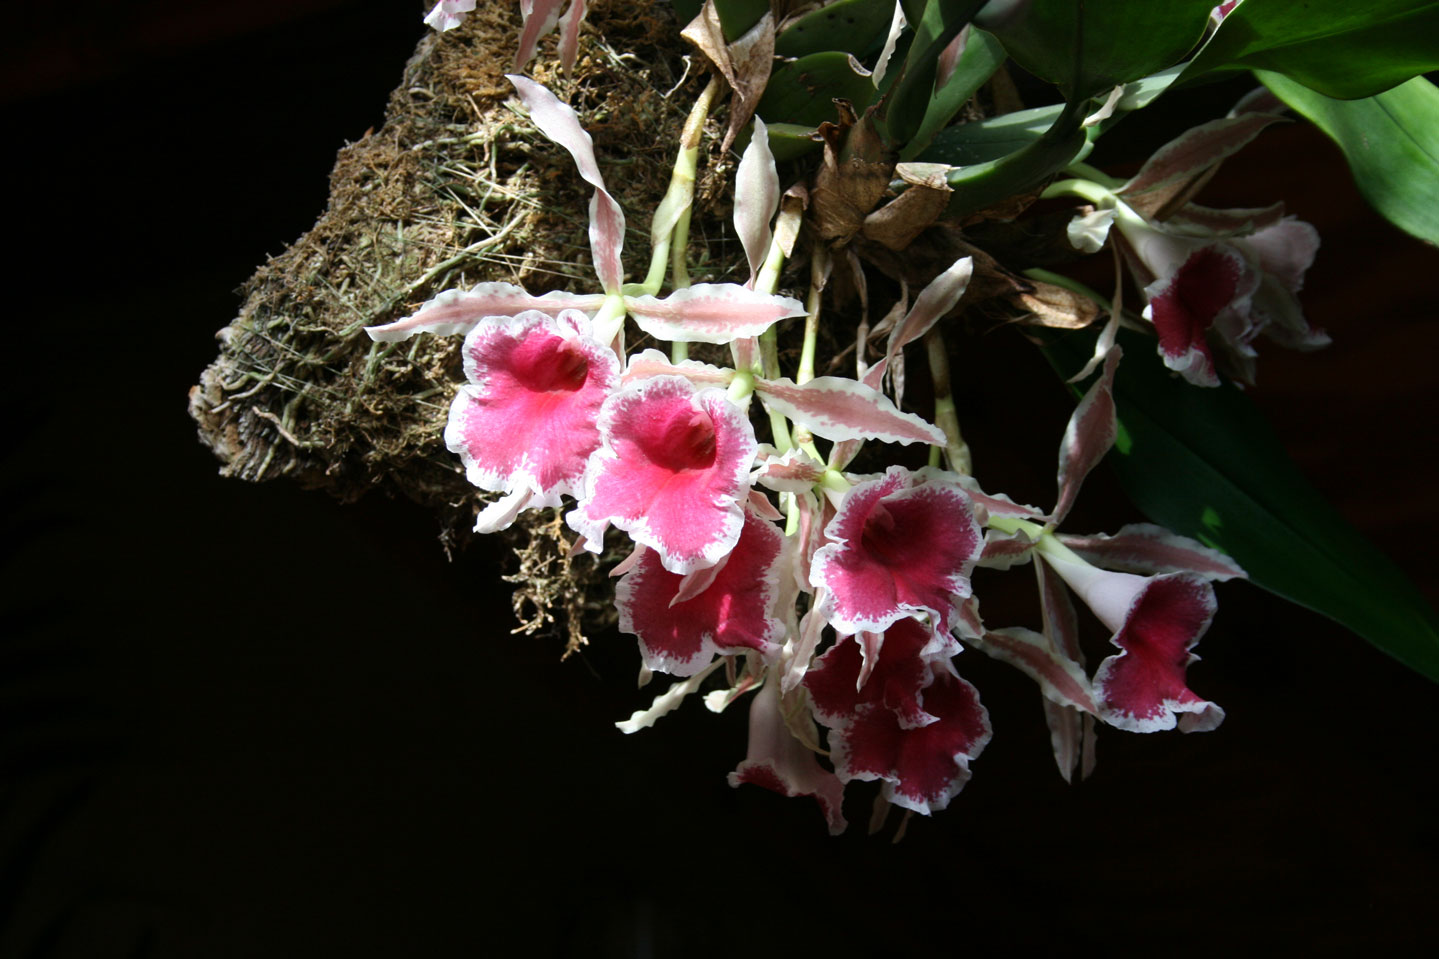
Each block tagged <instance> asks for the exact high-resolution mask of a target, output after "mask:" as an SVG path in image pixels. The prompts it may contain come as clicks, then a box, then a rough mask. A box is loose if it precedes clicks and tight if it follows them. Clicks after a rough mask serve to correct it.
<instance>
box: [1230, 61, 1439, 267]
mask: <svg viewBox="0 0 1439 959" xmlns="http://www.w3.org/2000/svg"><path fill="white" fill-rule="evenodd" d="M1258 76H1259V79H1260V80H1261V81H1263V83H1264V85H1265V86H1267V87H1268V88H1269V89H1270V90H1272V91H1273V92H1274V94H1275V96H1277V97H1279V98H1280V99H1281V100H1283V101H1284V102H1285V103H1287V104H1289V106H1291V107H1293V108H1294V109H1295V110H1296V111H1298V112H1299V113H1300V114H1301V115H1303V116H1304V117H1307V118H1308V119H1309V120H1310V121H1312V122H1313V123H1314V125H1315V126H1317V127H1318V128H1319V129H1321V130H1323V131H1324V133H1325V134H1326V135H1328V137H1329V138H1330V139H1331V140H1333V141H1334V142H1335V143H1337V144H1339V149H1341V150H1343V151H1344V158H1345V159H1346V160H1348V161H1349V169H1350V171H1351V172H1352V173H1353V174H1354V183H1355V185H1356V186H1358V187H1359V192H1360V193H1361V194H1363V196H1364V199H1366V200H1368V201H1369V203H1370V204H1371V205H1372V206H1373V207H1374V209H1376V210H1378V211H1379V213H1380V214H1381V215H1382V216H1383V217H1384V218H1385V219H1386V220H1388V221H1389V222H1390V223H1393V224H1394V225H1395V226H1397V227H1399V229H1401V230H1403V231H1404V232H1406V233H1409V234H1411V235H1413V236H1416V237H1418V238H1419V239H1421V240H1426V241H1428V242H1429V243H1434V244H1439V88H1436V87H1435V86H1434V84H1432V83H1430V82H1429V81H1428V80H1426V79H1424V78H1423V77H1415V78H1414V79H1413V80H1410V81H1409V82H1407V83H1403V84H1400V85H1399V86H1397V87H1395V88H1394V89H1392V90H1386V91H1384V92H1383V93H1380V94H1378V95H1377V96H1372V97H1366V98H1365V99H1363V100H1333V99H1330V98H1329V97H1326V96H1324V94H1322V93H1315V92H1314V91H1313V90H1310V89H1308V88H1307V87H1303V86H1300V85H1299V84H1297V83H1295V82H1294V81H1293V80H1289V79H1287V78H1285V77H1282V76H1280V75H1278V74H1276V73H1267V72H1259V73H1258Z"/></svg>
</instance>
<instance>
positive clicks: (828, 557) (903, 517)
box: [810, 466, 984, 634]
mask: <svg viewBox="0 0 1439 959" xmlns="http://www.w3.org/2000/svg"><path fill="white" fill-rule="evenodd" d="M824 538H825V545H824V546H821V547H820V548H819V550H818V551H816V553H815V555H814V562H813V566H812V567H811V571H810V583H811V585H813V586H815V587H816V588H820V587H823V589H824V590H825V598H824V600H823V604H822V607H821V609H822V613H823V615H824V616H825V618H826V619H828V620H829V622H830V623H831V624H832V625H833V626H834V628H835V629H836V630H837V631H838V632H840V633H843V634H851V633H856V632H859V631H860V630H865V631H868V632H882V631H883V630H885V629H887V628H889V627H890V626H891V625H893V624H894V623H895V622H897V621H899V620H901V619H904V618H907V617H910V616H916V615H923V614H928V615H930V616H933V617H935V619H936V621H937V622H939V623H940V624H943V625H945V626H947V625H948V624H949V623H950V621H951V620H952V618H953V616H954V613H955V611H956V608H957V605H958V603H959V601H960V600H962V599H964V598H965V597H967V596H968V595H969V594H970V584H969V574H970V571H971V570H973V569H974V564H975V562H976V561H977V560H978V559H979V556H980V552H981V550H982V549H983V545H984V544H983V540H982V537H981V534H980V529H979V523H978V522H977V521H976V519H975V513H974V504H973V502H972V501H971V500H970V497H969V494H968V493H967V492H966V491H965V489H964V488H963V487H962V486H961V485H960V484H959V483H958V482H957V481H956V480H955V479H954V478H953V476H952V475H951V474H945V473H943V472H941V471H939V470H937V469H933V468H931V467H925V468H924V469H922V470H919V471H918V472H911V471H910V470H907V469H905V468H903V467H900V466H891V467H890V468H889V470H888V471H887V472H886V473H885V474H884V476H882V477H880V478H879V479H875V480H869V481H866V482H863V483H860V484H859V485H857V486H855V487H854V488H852V489H850V490H849V491H848V492H847V493H846V494H844V499H843V500H842V502H841V503H840V506H839V509H838V511H837V512H836V513H835V516H834V519H832V520H830V522H829V525H828V526H826V527H825V530H824Z"/></svg>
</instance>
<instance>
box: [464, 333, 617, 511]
mask: <svg viewBox="0 0 1439 959" xmlns="http://www.w3.org/2000/svg"><path fill="white" fill-rule="evenodd" d="M588 334H589V320H588V319H587V318H586V317H585V315H584V314H583V313H579V312H577V311H570V312H565V313H561V314H560V315H559V317H557V318H554V317H550V316H548V315H546V314H544V313H539V312H534V311H531V312H527V313H521V314H519V315H518V316H514V317H493V318H491V320H490V321H489V322H487V323H484V324H482V325H480V326H477V327H475V328H474V330H472V331H471V332H470V334H469V336H467V337H466V338H465V344H464V348H463V350H462V355H463V357H464V370H465V377H466V379H467V380H468V382H467V383H466V384H465V385H464V386H462V387H461V389H460V392H459V393H458V394H457V395H456V396H455V400H454V402H453V403H452V404H451V407H450V417H449V422H448V423H447V425H446V427H445V445H446V446H448V447H449V449H450V450H451V451H452V452H455V453H458V454H460V459H461V461H462V462H463V463H464V465H465V475H466V476H467V477H468V478H469V480H470V482H471V483H473V484H474V485H476V486H478V487H480V488H481V489H487V490H504V491H507V492H517V491H521V490H528V491H530V492H532V493H533V494H534V495H533V496H532V497H531V498H529V499H528V500H527V501H526V504H525V506H524V508H533V507H540V506H558V505H560V496H561V494H566V493H568V494H571V495H576V494H577V493H578V492H579V490H580V488H581V483H582V482H583V479H584V476H585V469H586V465H587V463H588V461H589V458H590V455H591V454H592V453H594V452H595V451H596V450H597V449H599V446H600V433H599V429H598V426H597V418H598V416H599V411H600V408H601V406H602V404H603V403H604V402H605V399H606V398H607V397H608V396H609V394H610V391H611V390H612V389H614V387H615V384H616V381H617V380H618V378H619V362H618V360H617V359H616V358H615V355H614V352H613V351H612V350H611V349H609V348H608V347H607V346H604V345H603V344H601V343H599V342H598V341H596V340H594V339H591V338H590V336H589V335H588ZM511 518H513V517H511ZM490 519H492V520H495V521H498V519H499V516H498V514H493V515H492V516H491V517H490ZM506 525H508V524H506ZM496 528H499V527H496Z"/></svg>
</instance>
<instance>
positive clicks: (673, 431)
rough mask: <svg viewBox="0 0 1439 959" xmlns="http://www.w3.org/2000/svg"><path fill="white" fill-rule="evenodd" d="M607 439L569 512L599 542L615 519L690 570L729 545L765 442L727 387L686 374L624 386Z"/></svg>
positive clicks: (671, 562)
mask: <svg viewBox="0 0 1439 959" xmlns="http://www.w3.org/2000/svg"><path fill="white" fill-rule="evenodd" d="M599 430H600V434H601V437H602V438H603V446H602V448H601V449H600V451H599V452H597V453H596V454H595V455H594V456H593V457H592V458H591V460H590V462H589V467H588V470H587V472H586V475H585V482H584V490H585V496H584V499H583V500H582V501H581V503H580V505H579V508H577V509H575V510H573V511H571V512H570V513H569V514H568V515H567V516H566V519H567V520H568V522H569V523H570V525H571V527H573V528H574V530H575V531H576V532H578V533H581V534H582V535H584V536H585V538H586V539H587V540H589V541H590V542H592V543H600V542H602V540H603V537H604V529H605V526H606V525H607V524H609V523H613V524H614V525H615V526H617V527H619V528H620V529H622V530H625V531H626V532H628V533H629V534H630V537H631V538H632V539H634V541H635V542H637V543H644V544H645V545H646V546H649V547H652V548H653V549H655V550H656V551H657V552H658V553H659V558H660V561H661V562H662V563H663V564H664V567H665V568H666V569H668V570H669V571H671V572H674V573H688V572H691V571H692V570H695V569H698V568H700V567H701V566H710V565H713V564H714V563H716V562H718V561H719V558H720V557H721V556H723V555H724V554H725V553H727V552H729V551H730V549H731V548H732V547H733V546H734V544H735V542H736V541H737V540H738V539H739V536H740V530H741V528H742V527H743V525H744V509H743V505H742V504H743V501H744V500H745V499H746V498H747V496H748V494H749V470H750V467H751V464H752V463H753V461H754V456H755V453H756V451H757V450H758V448H759V444H758V443H757V442H755V438H754V428H753V427H752V426H751V425H750V422H749V419H748V417H746V416H745V415H744V413H743V412H742V411H741V410H739V409H738V408H737V407H736V406H735V405H734V404H733V403H730V402H729V400H728V399H726V398H725V394H724V392H723V391H722V390H717V389H703V390H698V391H696V390H695V388H694V387H693V386H692V385H690V383H689V381H687V380H684V379H681V378H680V377H677V376H657V377H654V378H652V379H648V380H642V381H639V382H637V383H632V384H630V385H628V386H624V387H622V388H621V389H620V390H618V391H617V392H615V393H614V394H612V395H611V396H610V398H609V399H608V400H607V401H606V402H605V405H604V407H603V409H602V410H601V411H600V416H599Z"/></svg>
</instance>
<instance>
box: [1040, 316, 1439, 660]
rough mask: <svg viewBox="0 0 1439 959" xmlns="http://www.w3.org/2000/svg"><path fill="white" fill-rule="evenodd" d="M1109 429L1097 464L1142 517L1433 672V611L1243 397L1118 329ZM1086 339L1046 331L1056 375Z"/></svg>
mask: <svg viewBox="0 0 1439 959" xmlns="http://www.w3.org/2000/svg"><path fill="white" fill-rule="evenodd" d="M1120 342H1121V344H1122V345H1123V346H1124V350H1125V353H1124V360H1123V362H1121V363H1120V364H1119V374H1118V376H1117V377H1116V379H1115V385H1114V396H1115V402H1116V404H1117V407H1118V410H1119V420H1120V437H1119V440H1118V442H1116V444H1115V449H1114V452H1113V453H1112V454H1111V455H1110V456H1108V457H1106V462H1109V463H1111V464H1112V465H1113V466H1114V469H1115V472H1116V473H1118V475H1119V480H1120V482H1121V483H1122V484H1123V485H1124V488H1125V490H1126V492H1128V494H1129V496H1130V498H1131V499H1132V500H1133V501H1134V504H1135V505H1136V506H1137V507H1139V509H1140V511H1141V512H1143V513H1144V514H1145V515H1146V516H1147V517H1149V518H1150V519H1151V520H1153V521H1154V522H1156V523H1159V524H1160V525H1162V526H1166V527H1168V528H1169V529H1172V530H1174V531H1175V532H1177V533H1180V534H1182V535H1185V536H1190V537H1193V538H1195V539H1198V540H1200V541H1201V542H1203V543H1205V544H1207V545H1209V546H1213V547H1215V548H1217V549H1221V550H1223V551H1224V552H1226V553H1228V554H1229V555H1230V556H1233V557H1234V558H1235V559H1236V560H1237V561H1238V562H1239V564H1240V565H1241V566H1243V567H1244V569H1245V570H1246V571H1247V572H1248V573H1249V578H1250V580H1251V581H1252V582H1254V583H1255V584H1256V585H1258V586H1260V587H1263V588H1264V589H1266V590H1268V591H1270V592H1272V593H1274V594H1276V595H1278V596H1282V597H1283V598H1285V599H1288V600H1290V601H1291V602H1294V603H1298V604H1299V605H1300V606H1305V607H1308V608H1309V609H1312V610H1314V611H1316V612H1318V613H1322V614H1323V615H1325V616H1328V617H1330V618H1331V619H1334V620H1335V621H1337V622H1339V623H1341V624H1343V625H1344V626H1347V627H1348V628H1349V629H1351V630H1353V631H1354V632H1355V633H1357V634H1359V635H1360V636H1361V637H1363V638H1364V639H1366V640H1368V641H1369V642H1370V643H1373V644H1374V645H1375V646H1376V647H1378V648H1379V649H1381V650H1383V651H1384V652H1386V653H1388V654H1389V655H1391V656H1393V657H1394V658H1395V659H1397V660H1399V661H1400V662H1401V663H1403V664H1404V665H1406V666H1408V667H1410V668H1411V669H1414V670H1416V671H1417V672H1420V673H1422V674H1424V675H1425V676H1428V677H1429V678H1430V679H1435V680H1439V616H1436V615H1435V613H1434V610H1432V609H1430V608H1429V606H1428V604H1427V603H1426V602H1425V601H1424V597H1423V596H1422V595H1421V594H1420V593H1419V591H1418V590H1417V589H1415V587H1414V586H1413V585H1412V584H1411V583H1410V582H1409V580H1408V579H1407V578H1406V577H1405V575H1404V574H1403V573H1402V572H1401V571H1400V570H1399V569H1398V567H1396V566H1395V565H1394V564H1393V563H1392V562H1390V560H1389V559H1388V558H1387V557H1385V556H1384V555H1383V554H1382V553H1381V552H1379V550H1378V549H1376V548H1375V547H1374V546H1373V545H1372V544H1371V543H1370V542H1369V541H1368V540H1366V539H1364V537H1362V536H1361V535H1359V533H1358V532H1356V531H1355V530H1354V528H1353V527H1351V526H1350V525H1349V524H1348V523H1347V522H1346V521H1345V520H1344V518H1343V517H1342V516H1340V515H1339V513H1338V512H1336V511H1335V509H1334V508H1333V507H1332V506H1330V505H1329V504H1328V503H1327V502H1325V501H1324V499H1323V498H1322V497H1321V496H1320V495H1319V494H1318V493H1317V492H1316V491H1315V490H1314V488H1313V487H1312V486H1310V485H1309V483H1308V481H1307V480H1305V478H1304V476H1303V474H1302V473H1300V472H1299V469H1298V468H1297V467H1296V466H1295V465H1294V463H1293V462H1292V461H1291V460H1290V459H1289V457H1288V456H1286V455H1285V453H1284V449H1283V447H1282V446H1281V445H1280V442H1279V438H1278V437H1277V436H1275V434H1274V431H1273V430H1272V429H1271V428H1270V427H1269V424H1268V423H1266V422H1265V421H1264V419H1263V417H1262V416H1260V414H1259V412H1258V411H1257V410H1256V409H1255V408H1254V404H1253V403H1252V402H1251V401H1250V399H1249V398H1248V397H1247V396H1245V395H1244V394H1243V393H1242V392H1240V391H1239V390H1237V389H1235V388H1233V387H1232V386H1229V385H1227V384H1226V385H1224V386H1221V387H1219V388H1216V389H1202V388H1199V387H1194V386H1191V385H1189V384H1188V383H1186V382H1184V381H1183V380H1182V379H1180V378H1179V377H1177V376H1174V375H1173V374H1171V373H1170V372H1169V371H1168V370H1167V369H1165V367H1164V365H1163V363H1162V362H1160V360H1159V358H1158V357H1157V356H1156V355H1155V351H1154V344H1153V341H1152V340H1149V339H1148V338H1147V337H1142V336H1139V335H1138V334H1131V333H1122V334H1121V336H1120ZM1093 346H1094V341H1093V338H1092V337H1084V336H1066V337H1059V338H1056V339H1054V340H1053V341H1052V342H1051V343H1050V345H1049V346H1047V347H1046V348H1045V352H1046V354H1047V355H1048V357H1049V360H1050V363H1051V364H1053V366H1054V367H1055V369H1056V371H1058V372H1059V374H1060V375H1061V376H1069V375H1070V374H1071V373H1073V372H1074V371H1075V370H1077V369H1079V368H1080V367H1081V366H1082V365H1083V364H1084V362H1085V360H1086V359H1087V358H1088V357H1089V356H1090V355H1091V354H1092V352H1093Z"/></svg>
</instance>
